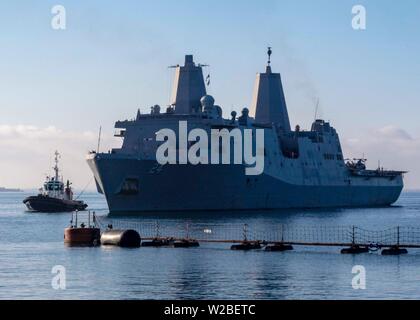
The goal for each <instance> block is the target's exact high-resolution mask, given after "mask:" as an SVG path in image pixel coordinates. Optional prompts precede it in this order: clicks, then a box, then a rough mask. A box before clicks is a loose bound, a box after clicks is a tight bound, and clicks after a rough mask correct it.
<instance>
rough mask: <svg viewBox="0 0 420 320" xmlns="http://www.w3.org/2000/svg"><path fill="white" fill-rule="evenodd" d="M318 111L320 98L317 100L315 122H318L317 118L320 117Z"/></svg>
mask: <svg viewBox="0 0 420 320" xmlns="http://www.w3.org/2000/svg"><path fill="white" fill-rule="evenodd" d="M318 109H319V98H317V100H316V105H315V119H314V121H316V118H317V117H318Z"/></svg>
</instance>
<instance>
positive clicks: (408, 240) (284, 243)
mask: <svg viewBox="0 0 420 320" xmlns="http://www.w3.org/2000/svg"><path fill="white" fill-rule="evenodd" d="M96 223H97V225H98V226H99V227H100V228H101V230H106V229H107V228H108V229H109V227H111V226H112V228H115V229H118V230H127V229H129V230H136V231H137V232H138V233H139V234H140V235H141V238H142V241H147V242H145V243H144V245H143V246H148V247H153V246H155V247H158V246H175V247H189V245H188V244H189V243H191V247H197V246H198V243H227V244H231V245H232V246H231V249H233V250H255V249H262V248H265V250H266V251H290V250H293V246H308V247H311V246H312V247H341V248H344V249H342V250H341V253H343V254H359V253H365V252H372V251H379V250H382V254H383V255H399V254H405V253H407V250H406V249H408V248H420V227H412V226H404V227H399V226H397V227H393V228H388V229H386V230H379V231H378V230H376V231H375V230H367V229H364V228H360V227H356V226H316V225H313V226H301V225H284V224H280V225H273V226H272V227H271V229H270V230H267V229H266V228H265V227H264V228H258V227H256V228H255V227H254V228H252V227H250V226H249V225H247V224H245V225H240V224H236V225H234V224H225V223H210V224H206V223H189V222H187V223H185V222H171V223H167V224H163V225H162V224H161V223H159V222H155V223H153V222H138V221H132V220H119V219H118V220H112V219H109V218H107V217H96ZM174 244H175V245H174Z"/></svg>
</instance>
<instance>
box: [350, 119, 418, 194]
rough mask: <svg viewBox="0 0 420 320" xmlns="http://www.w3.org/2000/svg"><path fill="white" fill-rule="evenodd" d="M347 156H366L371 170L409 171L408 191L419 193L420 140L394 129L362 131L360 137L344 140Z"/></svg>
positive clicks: (390, 126)
mask: <svg viewBox="0 0 420 320" xmlns="http://www.w3.org/2000/svg"><path fill="white" fill-rule="evenodd" d="M342 143H343V149H344V152H345V156H346V157H348V158H353V157H356V158H357V157H362V156H365V157H366V158H367V159H368V165H369V167H373V168H377V166H378V163H380V165H381V167H384V168H386V169H393V170H406V171H409V173H408V174H407V175H406V179H405V182H406V187H407V188H409V189H420V165H419V163H420V139H419V138H415V137H413V136H412V135H410V134H409V133H408V132H406V131H405V130H404V129H402V128H399V127H397V126H395V125H389V126H385V127H382V128H379V129H376V130H370V131H362V132H360V135H359V136H357V137H351V138H345V139H343V140H342Z"/></svg>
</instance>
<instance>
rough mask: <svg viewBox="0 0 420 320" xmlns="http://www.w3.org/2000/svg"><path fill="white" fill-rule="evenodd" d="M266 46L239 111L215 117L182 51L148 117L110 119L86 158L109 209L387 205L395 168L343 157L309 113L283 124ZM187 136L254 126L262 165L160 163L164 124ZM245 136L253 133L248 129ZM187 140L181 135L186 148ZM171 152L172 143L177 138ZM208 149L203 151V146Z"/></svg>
mask: <svg viewBox="0 0 420 320" xmlns="http://www.w3.org/2000/svg"><path fill="white" fill-rule="evenodd" d="M271 54H272V51H271V48H270V49H269V51H268V63H267V66H266V70H265V72H264V73H258V74H257V78H256V83H255V89H254V96H253V100H252V103H251V105H250V108H249V109H248V108H244V109H243V110H242V113H241V115H240V116H239V117H237V113H236V112H232V113H231V118H229V119H225V118H223V116H222V108H221V107H220V106H217V105H216V104H215V100H214V98H213V97H211V96H209V95H207V92H206V81H205V79H204V77H203V67H204V66H202V65H200V64H196V63H195V62H194V60H193V56H192V55H187V56H186V57H185V64H184V65H183V66H179V65H178V66H175V67H174V68H175V72H176V74H175V80H174V88H173V93H172V98H171V104H170V105H169V106H168V107H167V109H166V110H165V111H163V110H161V107H160V106H158V105H156V106H153V107H152V108H151V112H150V114H142V113H141V112H140V110H138V111H137V117H136V118H135V119H133V120H126V121H118V122H116V124H115V128H116V130H117V131H116V134H115V136H117V137H120V138H121V139H122V146H121V148H116V149H112V150H110V151H109V152H108V153H99V152H94V151H93V152H91V153H90V154H89V155H88V156H87V162H88V164H89V166H90V168H91V170H92V172H93V175H94V177H95V181H96V185H97V189H98V191H99V192H100V193H103V194H104V195H105V197H106V200H107V203H108V206H109V210H110V213H112V214H123V213H136V212H137V213H142V212H176V211H188V210H191V211H207V210H209V211H212V210H226V211H235V210H260V209H262V210H265V209H291V208H327V207H373V206H390V205H392V204H393V203H395V202H396V201H397V200H398V198H399V196H400V194H401V192H402V190H403V175H404V173H405V172H404V171H386V170H383V169H381V168H378V169H376V170H369V169H367V167H366V159H354V160H346V159H345V158H344V155H343V150H342V147H341V144H340V139H339V136H338V134H337V131H336V130H335V129H334V128H333V127H332V126H331V124H330V123H329V122H326V121H324V120H321V119H317V120H315V121H314V123H313V124H312V127H311V129H310V130H307V131H305V130H302V129H301V128H300V126H296V127H295V129H294V130H292V129H291V125H290V121H289V115H288V110H287V106H286V99H285V95H284V91H283V86H282V79H281V76H280V74H279V73H275V72H273V70H272V63H271ZM180 123H185V124H186V127H187V129H186V130H187V131H188V133H191V132H192V130H194V129H197V128H200V129H203V130H206V132H209V133H210V132H211V130H213V129H225V130H227V132H228V133H229V132H233V130H235V129H239V130H240V131H241V132H245V131H246V130H248V131H249V130H251V131H252V132H253V133H256V131H257V130H263V132H264V146H263V147H264V151H263V152H264V163H263V164H264V166H263V167H264V168H263V172H262V174H260V175H247V174H246V170H247V168H248V167H249V166H248V165H247V164H246V163H235V164H218V165H217V164H211V165H209V164H203V163H199V164H196V163H194V164H193V163H189V162H188V163H185V162H183V161H181V159H180V158H178V159H177V162H176V163H175V164H173V163H172V164H164V165H162V164H161V163H160V162H159V161H157V151H158V149H159V147H160V146H161V145H162V141H161V140H158V139H157V133H158V132H160V130H162V129H164V128H166V129H167V128H170V129H173V131H174V132H176V131H177V130H178V129H179V128H180ZM253 136H254V135H253ZM193 145H194V143H193V142H192V143H191V142H188V145H187V146H186V148H187V149H188V148H192V146H193ZM176 149H177V151H180V149H182V146H181V145H180V143H178V145H177V146H176ZM211 152H213V150H210V148H209V150H208V153H211Z"/></svg>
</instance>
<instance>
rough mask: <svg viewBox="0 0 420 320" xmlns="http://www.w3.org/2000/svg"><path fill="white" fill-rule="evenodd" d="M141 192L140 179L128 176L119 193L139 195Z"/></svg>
mask: <svg viewBox="0 0 420 320" xmlns="http://www.w3.org/2000/svg"><path fill="white" fill-rule="evenodd" d="M138 193H139V180H138V179H136V178H127V179H125V180H124V182H123V183H122V185H121V189H120V191H119V194H121V195H137V194H138Z"/></svg>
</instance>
